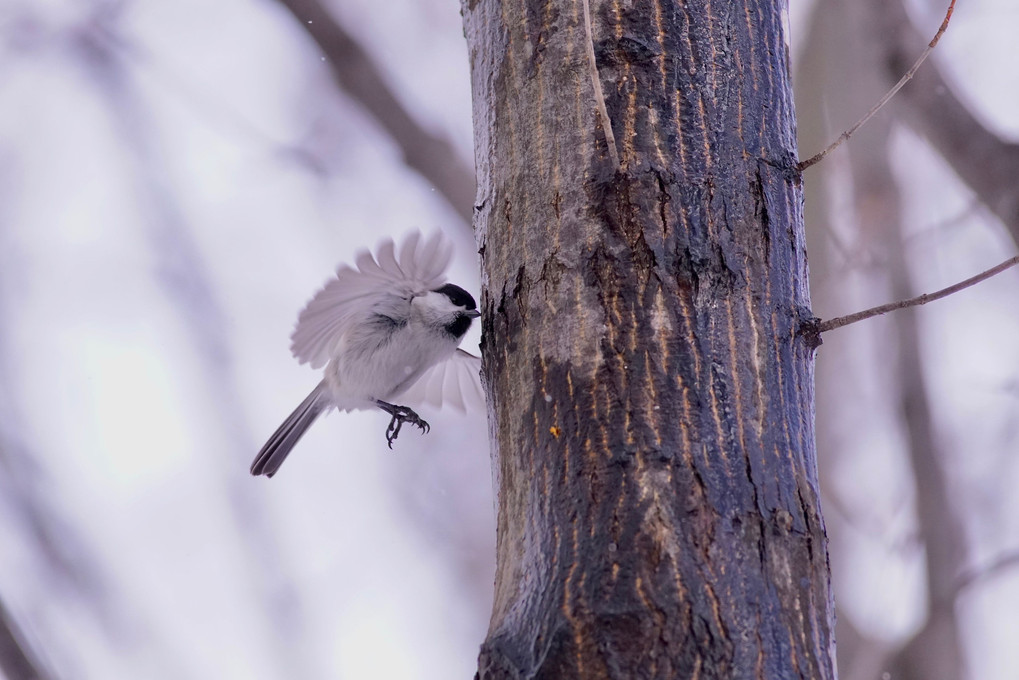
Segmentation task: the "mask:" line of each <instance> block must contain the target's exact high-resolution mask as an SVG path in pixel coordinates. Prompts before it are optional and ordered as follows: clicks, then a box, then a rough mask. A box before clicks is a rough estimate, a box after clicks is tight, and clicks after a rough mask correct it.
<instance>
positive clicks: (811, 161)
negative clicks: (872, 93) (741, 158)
mask: <svg viewBox="0 0 1019 680" xmlns="http://www.w3.org/2000/svg"><path fill="white" fill-rule="evenodd" d="M954 11H955V0H951V2H950V3H949V5H948V11H947V12H945V19H944V21H942V22H941V26H940V27H939V28H938V32H937V33H935V34H934V37H933V38H931V41H930V42H929V43H927V47H926V48H924V51H923V52H921V53H920V57H919V58H918V59H917V60H916V62H915V63H914V64H913V66H912V68H910V69H909V70H908V71H906V75H904V76H902V78H900V79H899V82H897V83H895V85H894V86H893V87H892V89H890V90H888V92H887V93H886V94H885V96H884V97H882V98H881V99H880V100H879V101H878V103H877V104H875V105H874V106H873V107H872V108H871V109H870V111H868V112H867V115H865V116H864V117H863V118H861V119H860V120H858V121H857V122H856V124H855V125H853V127H851V128H849V129H848V130H846V131H845V132H843V133H842V134H841V135H839V138H838V139H836V140H835V141H834V142H832V143H831V144H829V145H828V148H826V149H825V150H824V151H821V152H820V153H817V154H814V155H813V156H811V157H810V158H808V159H807V160H805V161H800V163H799V164H797V166H796V169H797V170H799V171H800V172H803V171H804V170H806V169H807V168H809V167H810V166H812V165H815V164H817V163H819V162H821V160H823V159H824V157H825V156H827V155H828V154H830V153H831V152H832V151H834V150H835V149H837V148H839V146H841V145H842V143H843V142H845V141H846V140H848V139H849V138H850V137H852V136H853V133H855V132H856V131H857V130H858V129H860V128H861V127H863V125H864V124H865V123H866V122H867V121H868V120H870V119H871V118H872V117H873V116H874V114H876V113H877V112H878V111H880V110H881V109H883V108H884V106H885V104H887V103H888V102H889V101H891V99H892V97H894V96H895V95H896V93H897V92H898V91H899V90H901V89H902V87H903V86H904V85H905V84H906V83H908V82H909V81H910V80H911V79H912V78H913V76H914V75H915V74H916V72H917V70H918V69H919V68H920V65H921V64H923V63H924V62H925V61H926V60H927V57H928V56H930V53H931V52H932V51H933V50H934V48H935V47H936V46H937V44H938V41H939V40H941V36H942V35H943V34H944V32H945V29H947V28H948V22H949V21H951V20H952V13H953V12H954Z"/></svg>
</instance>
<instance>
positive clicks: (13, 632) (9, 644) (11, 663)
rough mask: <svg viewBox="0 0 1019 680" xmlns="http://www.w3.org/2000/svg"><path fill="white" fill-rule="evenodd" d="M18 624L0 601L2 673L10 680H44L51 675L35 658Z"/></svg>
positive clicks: (0, 669) (0, 658)
mask: <svg viewBox="0 0 1019 680" xmlns="http://www.w3.org/2000/svg"><path fill="white" fill-rule="evenodd" d="M34 657H35V655H34V654H32V650H31V649H29V648H28V647H27V646H26V644H25V641H24V639H23V636H22V635H21V631H20V629H19V627H18V624H17V622H16V621H15V620H14V618H13V617H12V616H11V613H10V611H9V610H8V609H7V606H6V605H5V604H4V602H3V600H0V671H3V675H4V677H6V678H10V680H44V679H45V678H48V677H49V675H48V674H47V673H45V672H44V671H43V669H42V666H41V665H40V664H39V662H38V661H37V660H36V659H35V658H34Z"/></svg>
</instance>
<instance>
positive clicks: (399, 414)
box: [375, 399, 432, 448]
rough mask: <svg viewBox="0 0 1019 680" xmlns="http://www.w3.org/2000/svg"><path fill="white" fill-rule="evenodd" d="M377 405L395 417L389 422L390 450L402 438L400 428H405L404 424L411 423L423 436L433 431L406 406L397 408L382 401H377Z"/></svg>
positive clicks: (387, 440)
mask: <svg viewBox="0 0 1019 680" xmlns="http://www.w3.org/2000/svg"><path fill="white" fill-rule="evenodd" d="M375 404H376V405H377V406H378V407H379V408H380V409H382V410H383V411H385V412H386V413H388V414H389V415H391V416H393V419H392V420H390V421H389V427H387V428H386V442H387V443H388V444H389V448H393V442H395V441H396V438H397V437H398V436H400V428H401V427H403V424H404V423H410V424H411V425H416V426H418V427H419V428H420V429H421V434H424V433H425V432H428V430H430V429H432V428H431V426H430V425H429V424H428V423H426V422H425V421H424V419H423V418H421V416H419V415H418V414H417V413H415V412H414V411H413V409H410V408H407V407H406V406H397V405H396V404H390V403H389V402H385V401H382V400H381V399H379V400H376V401H375Z"/></svg>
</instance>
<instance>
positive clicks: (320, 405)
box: [251, 381, 329, 477]
mask: <svg viewBox="0 0 1019 680" xmlns="http://www.w3.org/2000/svg"><path fill="white" fill-rule="evenodd" d="M328 407H329V390H328V388H327V387H326V384H325V381H322V382H320V383H319V384H318V385H317V386H316V387H315V389H313V390H312V391H311V394H309V395H308V396H307V397H306V398H305V400H304V401H302V402H301V405H300V406H298V407H297V408H296V409H294V412H293V413H291V414H290V415H289V416H287V419H286V420H284V421H283V424H282V425H280V426H279V429H277V430H276V431H275V432H274V433H273V435H272V436H271V437H269V441H267V442H266V443H265V446H263V447H262V450H261V451H259V452H258V455H257V456H255V461H254V462H253V463H252V464H251V474H253V475H265V476H266V477H272V476H273V475H274V474H276V471H277V470H279V468H280V465H282V464H283V461H284V460H286V458H287V454H289V453H290V449H292V448H294V445H295V444H296V443H297V440H299V439H300V438H301V437H302V436H303V435H304V433H305V432H306V431H307V429H308V428H309V427H311V424H312V423H314V422H315V419H316V418H318V417H319V415H321V414H322V412H323V411H325V410H326V409H327V408H328Z"/></svg>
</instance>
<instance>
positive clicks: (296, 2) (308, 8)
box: [279, 0, 474, 226]
mask: <svg viewBox="0 0 1019 680" xmlns="http://www.w3.org/2000/svg"><path fill="white" fill-rule="evenodd" d="M279 1H280V4H282V5H283V6H284V7H286V8H287V9H288V10H289V11H290V13H291V14H293V16H294V19H295V20H296V21H297V22H298V23H300V25H301V27H302V28H303V29H304V30H305V31H307V32H308V35H309V36H311V38H312V39H313V40H314V41H315V44H316V45H318V47H319V49H321V50H322V54H324V55H325V58H326V59H327V60H328V62H329V68H330V70H331V71H332V74H333V79H334V81H335V83H336V86H337V87H339V88H340V89H341V90H343V91H344V92H346V93H347V95H348V96H350V97H351V98H352V99H354V100H355V101H357V102H358V103H359V104H361V106H363V107H364V108H365V110H366V111H368V113H370V114H371V116H372V117H373V118H374V119H375V122H376V123H378V124H379V126H380V127H381V128H382V129H383V130H385V131H386V133H387V134H388V135H389V136H390V137H391V138H392V140H393V142H394V143H395V144H396V145H397V146H398V147H399V148H400V152H401V153H402V154H403V159H404V162H406V163H407V165H408V166H409V167H410V168H412V169H414V170H415V171H416V172H418V173H420V174H421V176H422V177H423V178H424V179H425V180H426V181H427V182H429V183H431V184H432V185H434V186H435V188H436V190H438V192H439V193H440V194H441V195H442V197H443V198H445V199H446V202H447V203H449V205H450V207H451V208H452V209H453V210H454V211H456V213H457V214H458V215H460V217H461V218H462V219H463V221H464V223H465V224H466V225H467V226H470V225H471V222H472V220H473V217H474V209H473V206H474V169H473V167H472V164H468V163H467V162H465V161H464V160H463V159H462V158H460V156H459V154H457V152H456V150H455V149H454V148H453V145H452V144H450V143H449V141H448V140H446V139H444V138H443V137H441V136H439V135H436V134H434V133H432V132H429V131H428V130H427V129H425V127H424V126H423V125H421V124H420V123H418V121H417V119H416V118H415V117H414V115H413V114H412V113H411V112H410V111H408V110H407V108H406V107H405V106H404V105H403V103H402V102H401V101H400V98H399V97H398V96H397V94H396V93H395V92H393V90H392V89H391V88H390V86H389V85H388V83H387V80H386V78H385V76H384V75H383V73H382V70H381V69H380V68H379V67H378V65H376V63H375V60H374V59H373V58H372V57H371V55H370V54H369V53H368V52H366V51H365V50H364V48H362V47H361V45H360V44H359V43H358V41H357V39H355V38H354V36H353V34H351V33H350V32H349V31H348V30H347V29H346V28H345V27H344V26H343V25H342V24H341V23H340V22H339V21H338V20H337V19H336V18H335V17H334V16H333V14H332V13H331V12H330V11H329V9H328V8H327V7H326V6H325V5H324V4H322V3H320V2H317V1H316V0H279Z"/></svg>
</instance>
